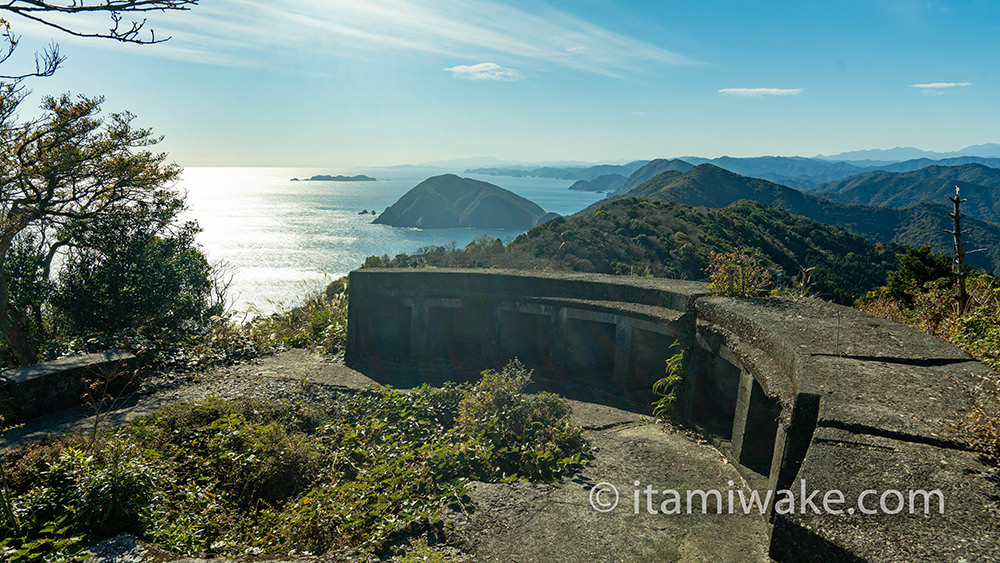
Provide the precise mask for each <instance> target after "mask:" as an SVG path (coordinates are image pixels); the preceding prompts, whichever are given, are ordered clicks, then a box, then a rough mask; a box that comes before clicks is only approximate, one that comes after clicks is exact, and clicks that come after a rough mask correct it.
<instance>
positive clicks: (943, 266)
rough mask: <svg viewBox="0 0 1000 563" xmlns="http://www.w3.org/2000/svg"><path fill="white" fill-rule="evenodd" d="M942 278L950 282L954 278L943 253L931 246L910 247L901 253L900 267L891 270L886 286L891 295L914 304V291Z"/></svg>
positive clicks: (908, 303)
mask: <svg viewBox="0 0 1000 563" xmlns="http://www.w3.org/2000/svg"><path fill="white" fill-rule="evenodd" d="M942 279H943V280H944V282H945V283H949V284H950V283H951V279H952V272H951V264H950V263H949V260H948V259H947V258H946V257H945V256H944V255H943V254H940V253H937V252H934V251H933V250H931V247H930V246H924V247H922V248H908V249H907V250H906V253H904V254H900V255H899V268H897V269H896V270H895V271H892V272H889V275H888V278H887V279H886V284H885V287H886V289H887V290H888V293H889V295H890V296H891V297H893V298H895V299H898V300H900V301H902V302H904V303H906V304H907V305H908V306H912V305H913V295H914V293H916V292H917V291H920V290H922V289H924V286H926V285H927V284H929V283H932V282H936V281H938V280H942Z"/></svg>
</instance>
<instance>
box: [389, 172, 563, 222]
mask: <svg viewBox="0 0 1000 563" xmlns="http://www.w3.org/2000/svg"><path fill="white" fill-rule="evenodd" d="M555 216H557V215H555V214H553V213H549V214H546V213H545V210H544V209H542V208H541V207H539V206H538V205H536V204H535V203H534V202H532V201H530V200H528V199H525V198H523V197H521V196H519V195H517V194H515V193H514V192H511V191H509V190H505V189H503V188H501V187H499V186H495V185H493V184H490V183H487V182H480V181H479V180H472V179H469V178H460V177H458V176H455V175H454V174H445V175H443V176H434V177H432V178H428V179H426V180H424V181H423V182H420V183H419V184H417V185H416V187H414V188H413V189H411V190H410V191H408V192H406V193H405V194H403V197H401V198H399V201H397V202H396V203H394V204H392V206H391V207H389V208H388V209H386V210H385V212H383V213H382V214H381V215H379V216H378V218H377V219H375V221H373V222H374V223H379V224H384V225H391V226H393V227H422V228H425V229H440V228H448V227H476V228H489V229H526V228H528V227H531V226H533V225H536V224H537V223H539V222H540V221H541V220H548V219H551V218H553V217H555Z"/></svg>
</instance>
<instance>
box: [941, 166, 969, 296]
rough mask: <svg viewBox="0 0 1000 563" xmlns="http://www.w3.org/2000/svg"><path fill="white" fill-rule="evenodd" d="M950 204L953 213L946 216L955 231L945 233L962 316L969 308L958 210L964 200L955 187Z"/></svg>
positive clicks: (960, 216)
mask: <svg viewBox="0 0 1000 563" xmlns="http://www.w3.org/2000/svg"><path fill="white" fill-rule="evenodd" d="M948 199H950V200H951V202H952V203H954V204H955V212H954V213H949V214H948V216H949V217H951V218H952V219H953V220H954V222H955V230H953V231H949V230H947V229H945V232H947V233H951V237H952V252H953V266H952V267H953V268H954V269H953V270H952V271H954V272H955V275H956V276H957V277H958V297H957V300H958V314H959V315H964V314H965V310H966V309H967V308H968V306H969V293H968V291H967V290H966V287H965V278H966V276H967V275H968V272H967V271H966V270H965V243H963V242H962V217H965V216H964V215H962V212H961V210H960V205H961V203H962V202H963V201H965V200H964V199H961V196H960V195H959V191H958V186H955V197H950V198H948Z"/></svg>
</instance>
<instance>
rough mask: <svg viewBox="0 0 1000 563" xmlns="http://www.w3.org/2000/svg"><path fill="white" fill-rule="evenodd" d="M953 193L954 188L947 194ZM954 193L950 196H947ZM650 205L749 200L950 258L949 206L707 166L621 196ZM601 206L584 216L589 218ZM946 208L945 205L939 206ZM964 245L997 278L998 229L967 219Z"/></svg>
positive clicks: (708, 204) (659, 179)
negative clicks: (904, 202)
mask: <svg viewBox="0 0 1000 563" xmlns="http://www.w3.org/2000/svg"><path fill="white" fill-rule="evenodd" d="M952 190H954V188H952ZM952 193H954V191H952ZM620 197H641V198H644V199H650V200H653V201H663V202H666V201H676V202H680V203H684V204H687V205H695V206H705V207H714V208H719V207H725V206H727V205H730V204H731V203H733V202H736V201H739V200H743V199H746V200H753V201H759V202H761V203H764V204H767V205H771V206H774V207H777V208H779V209H783V210H785V211H788V212H790V213H794V214H796V215H802V216H804V217H808V218H810V219H813V220H816V221H819V222H821V223H825V224H828V225H835V226H838V227H843V228H845V229H847V230H848V231H851V232H853V233H856V234H859V235H861V236H864V237H865V238H867V239H869V240H871V241H873V242H882V243H890V242H893V243H898V244H906V245H911V246H917V247H920V246H923V245H925V244H927V245H930V246H931V247H932V248H933V249H934V250H936V251H938V252H946V253H948V254H950V253H951V250H952V242H951V236H950V235H948V234H947V233H945V232H944V230H945V229H948V228H951V219H949V218H948V212H949V210H950V207H951V204H950V203H948V202H947V200H944V201H941V202H940V203H931V202H926V203H919V204H916V205H914V206H911V207H907V208H894V207H881V206H875V205H860V204H851V203H840V202H836V201H831V200H829V199H825V198H822V197H818V196H815V195H812V194H807V193H803V192H800V191H799V190H796V189H793V188H789V187H787V186H782V185H780V184H775V183H773V182H769V181H767V180H761V179H758V178H748V177H745V176H740V175H738V174H735V173H733V172H729V171H728V170H724V169H722V168H719V167H717V166H714V165H711V164H702V165H700V166H697V167H695V168H692V169H691V170H690V171H689V172H686V173H683V174H681V173H678V172H667V173H664V174H661V175H659V176H656V177H655V178H653V179H652V180H650V181H648V182H646V183H644V184H642V185H640V186H638V187H636V188H634V189H633V190H631V191H630V192H628V194H626V196H620ZM603 204H604V202H598V203H596V204H594V205H592V206H591V207H590V208H588V209H587V210H585V211H584V212H585V213H593V212H594V211H595V210H596V209H597V208H599V207H600V206H601V205H603ZM945 204H947V205H945ZM964 225H965V226H966V227H967V228H968V229H969V236H968V237H967V238H966V240H967V241H968V242H969V243H970V249H972V248H985V249H986V250H985V251H984V252H982V253H977V254H972V255H970V256H969V263H970V264H971V265H973V266H976V267H980V268H984V269H986V270H989V271H991V272H1000V246H998V245H997V244H996V243H997V242H1000V225H997V224H994V223H990V222H987V221H983V220H980V219H978V218H976V217H974V216H968V217H966V218H965V220H964Z"/></svg>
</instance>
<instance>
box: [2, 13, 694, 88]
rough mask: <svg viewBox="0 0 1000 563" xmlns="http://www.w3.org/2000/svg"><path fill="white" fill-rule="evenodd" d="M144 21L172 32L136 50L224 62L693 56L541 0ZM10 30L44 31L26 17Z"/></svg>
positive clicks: (627, 65) (636, 62) (647, 60)
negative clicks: (405, 56) (410, 56)
mask: <svg viewBox="0 0 1000 563" xmlns="http://www.w3.org/2000/svg"><path fill="white" fill-rule="evenodd" d="M76 21H79V20H76ZM18 23H23V22H18ZM95 23H98V22H97V21H96V20H95ZM99 23H100V24H102V25H104V24H106V22H104V21H100V22H99ZM36 27H37V26H36ZM149 27H154V28H155V29H156V35H157V37H166V36H168V35H169V36H172V37H173V39H171V41H170V42H169V43H167V45H169V46H170V48H169V49H165V48H163V47H165V46H160V47H159V48H155V49H147V50H144V52H148V53H149V54H150V55H152V56H156V57H167V58H174V59H181V60H189V61H194V62H202V63H204V62H209V63H211V64H222V65H227V66H252V67H270V68H281V69H288V68H290V67H292V66H307V65H309V64H310V63H312V62H314V61H315V60H317V58H325V57H337V58H341V57H349V58H368V57H371V56H373V55H375V56H380V57H381V56H387V55H392V54H395V53H426V54H432V55H439V56H446V57H451V58H456V59H465V60H480V61H481V60H490V59H494V60H496V59H503V60H506V61H516V62H517V64H518V66H520V67H522V68H523V67H525V66H534V67H541V68H545V67H553V66H554V67H561V68H571V69H576V70H581V71H584V72H591V73H595V74H603V75H610V76H619V75H624V74H630V73H635V72H656V71H657V67H658V66H660V65H694V64H700V63H698V62H697V61H694V60H692V59H690V58H688V57H685V56H684V55H681V54H678V53H675V52H673V51H670V50H668V49H665V48H663V47H661V46H660V45H659V44H657V43H654V42H647V41H643V40H640V39H635V38H633V37H631V36H627V35H622V34H619V33H615V32H613V31H611V30H609V29H607V28H605V27H602V26H601V25H600V23H591V22H589V21H586V20H583V19H580V18H579V17H576V16H574V15H572V14H570V13H567V12H565V11H562V10H558V9H556V8H553V7H551V6H549V5H548V4H546V3H544V2H541V3H533V4H531V5H530V7H518V6H514V5H512V4H511V3H510V2H507V1H503V0H452V1H449V2H441V1H440V0H378V1H373V0H336V1H333V0H282V1H281V2H274V1H271V0H213V2H210V3H204V4H203V5H199V6H195V7H194V8H192V9H191V10H190V11H188V12H183V13H169V14H162V15H160V14H152V15H151V16H150V24H149ZM18 30H19V31H21V30H24V31H25V32H27V33H30V34H35V33H37V34H38V36H39V37H40V38H45V37H51V36H52V32H51V30H45V29H37V30H36V29H31V28H30V27H29V26H27V25H25V26H22V27H19V28H18ZM59 39H60V40H61V41H63V40H65V39H66V38H63V37H60V38H59ZM98 43H100V42H98Z"/></svg>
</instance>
